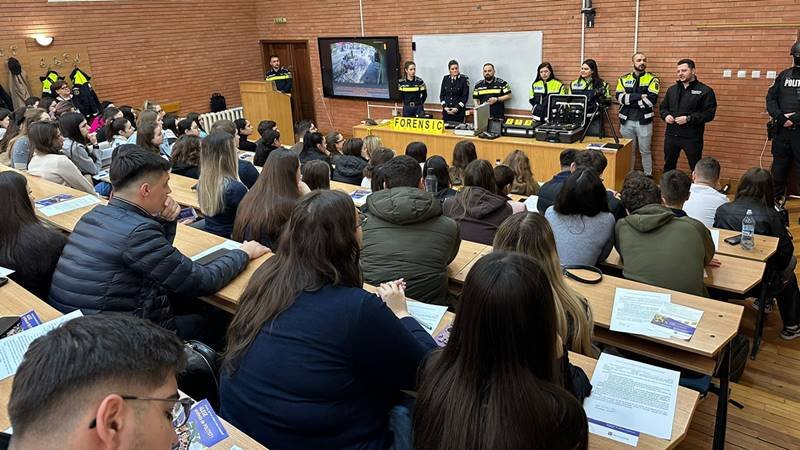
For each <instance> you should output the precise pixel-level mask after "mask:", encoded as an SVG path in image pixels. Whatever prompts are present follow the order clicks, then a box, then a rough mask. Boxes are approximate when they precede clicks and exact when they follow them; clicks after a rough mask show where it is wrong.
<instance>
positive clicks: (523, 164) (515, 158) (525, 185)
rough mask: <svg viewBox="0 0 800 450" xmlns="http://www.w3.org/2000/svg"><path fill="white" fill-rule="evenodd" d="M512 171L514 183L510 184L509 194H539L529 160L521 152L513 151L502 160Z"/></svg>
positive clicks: (537, 184)
mask: <svg viewBox="0 0 800 450" xmlns="http://www.w3.org/2000/svg"><path fill="white" fill-rule="evenodd" d="M503 165H506V166H508V167H510V168H511V170H513V171H514V182H513V183H512V184H511V193H512V194H519V195H536V194H538V193H539V183H538V182H537V181H536V178H534V176H533V170H531V160H530V159H529V158H528V155H526V154H525V152H523V151H522V150H519V149H517V150H513V151H512V152H511V153H509V154H508V155H507V156H506V159H504V160H503Z"/></svg>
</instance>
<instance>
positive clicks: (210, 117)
mask: <svg viewBox="0 0 800 450" xmlns="http://www.w3.org/2000/svg"><path fill="white" fill-rule="evenodd" d="M243 118H244V112H243V110H242V107H241V106H240V107H238V108H231V109H226V110H225V111H220V112H215V113H205V114H201V115H200V124H201V125H203V129H204V130H206V131H211V126H212V125H214V122H216V121H218V120H230V121H231V122H233V121H234V120H236V119H243Z"/></svg>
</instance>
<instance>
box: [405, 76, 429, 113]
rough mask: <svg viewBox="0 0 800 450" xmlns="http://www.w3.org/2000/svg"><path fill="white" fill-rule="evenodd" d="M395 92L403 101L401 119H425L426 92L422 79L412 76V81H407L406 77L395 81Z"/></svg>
mask: <svg viewBox="0 0 800 450" xmlns="http://www.w3.org/2000/svg"><path fill="white" fill-rule="evenodd" d="M397 90H398V91H400V99H401V100H403V117H425V99H426V98H428V90H427V89H426V88H425V82H424V81H422V78H420V77H418V76H414V79H412V80H409V79H408V77H403V78H401V79H400V80H398V81H397Z"/></svg>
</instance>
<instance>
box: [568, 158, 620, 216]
mask: <svg viewBox="0 0 800 450" xmlns="http://www.w3.org/2000/svg"><path fill="white" fill-rule="evenodd" d="M607 166H608V159H606V155H604V154H603V152H602V151H600V150H596V149H592V148H590V149H587V150H583V151H580V152H578V153H577V154H576V155H575V162H574V165H573V166H572V167H571V168H570V170H571V171H572V172H574V171H575V170H576V169H580V168H587V167H588V168H590V169H594V171H595V172H597V175H598V176H599V177H600V181H603V171H604V170H606V167H607ZM606 200H608V209H609V210H610V211H611V214H614V219H616V220H619V219H621V218H623V217H625V216H626V215H627V213H626V212H625V207H624V206H623V205H622V202H620V201H619V199H618V198H617V195H616V192H614V191H612V190H611V189H606Z"/></svg>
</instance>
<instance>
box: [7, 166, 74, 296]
mask: <svg viewBox="0 0 800 450" xmlns="http://www.w3.org/2000/svg"><path fill="white" fill-rule="evenodd" d="M33 201H34V198H33V195H32V194H31V192H30V188H29V187H28V180H26V179H25V177H24V176H23V175H20V174H19V173H17V172H13V171H7V172H0V266H2V267H5V268H7V269H11V270H13V271H14V273H13V274H11V276H10V278H11V279H12V280H14V281H16V282H17V283H19V284H20V285H21V286H22V287H24V288H25V289H27V290H28V291H30V292H32V293H33V294H35V295H36V296H37V297H39V298H41V299H42V300H47V293H48V292H49V291H50V280H51V278H52V277H53V271H55V269H56V263H58V258H59V257H60V256H61V250H62V249H63V248H64V245H65V244H66V243H67V237H66V236H64V235H63V234H61V233H59V232H58V231H56V230H53V229H52V228H49V227H46V226H44V225H42V223H41V222H39V219H37V218H36V212H35V210H34V206H33Z"/></svg>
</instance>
